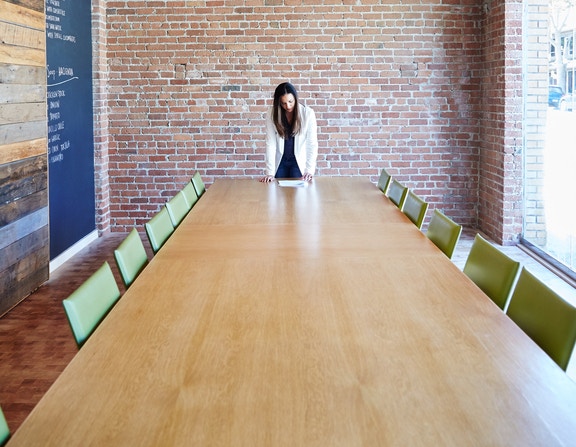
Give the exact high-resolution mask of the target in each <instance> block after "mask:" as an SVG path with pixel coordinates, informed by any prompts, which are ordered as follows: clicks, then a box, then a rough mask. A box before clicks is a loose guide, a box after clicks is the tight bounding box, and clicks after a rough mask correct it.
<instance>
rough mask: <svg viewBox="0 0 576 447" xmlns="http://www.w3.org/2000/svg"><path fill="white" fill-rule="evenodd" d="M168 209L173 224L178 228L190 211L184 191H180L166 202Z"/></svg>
mask: <svg viewBox="0 0 576 447" xmlns="http://www.w3.org/2000/svg"><path fill="white" fill-rule="evenodd" d="M166 209H167V210H168V214H169V215H170V220H171V221H172V225H173V226H174V228H177V227H178V225H180V222H182V220H183V219H184V218H185V217H186V214H188V211H190V209H189V208H188V202H187V201H186V196H185V195H184V192H183V191H178V193H176V195H175V196H174V197H172V198H171V199H170V200H169V201H168V202H167V203H166Z"/></svg>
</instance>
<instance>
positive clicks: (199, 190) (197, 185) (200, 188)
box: [192, 172, 206, 197]
mask: <svg viewBox="0 0 576 447" xmlns="http://www.w3.org/2000/svg"><path fill="white" fill-rule="evenodd" d="M192 184H193V185H194V189H195V190H196V195H197V196H198V197H202V194H204V192H206V186H205V185H204V182H203V181H202V177H201V176H200V174H199V173H198V172H195V173H194V175H193V176H192Z"/></svg>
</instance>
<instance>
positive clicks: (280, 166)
mask: <svg viewBox="0 0 576 447" xmlns="http://www.w3.org/2000/svg"><path fill="white" fill-rule="evenodd" d="M317 156H318V137H317V135H316V115H315V114H314V110H312V109H311V108H310V107H306V106H304V105H303V104H301V103H299V102H298V94H297V93H296V89H295V88H294V86H293V85H292V84H290V83H288V82H284V83H282V84H280V85H279V86H278V87H276V90H275V92H274V104H273V106H272V109H271V110H270V111H269V112H268V115H267V117H266V175H265V176H264V177H262V178H261V179H260V181H261V182H271V181H272V180H274V178H301V179H303V180H306V181H311V180H312V177H313V176H314V171H315V170H316V157H317Z"/></svg>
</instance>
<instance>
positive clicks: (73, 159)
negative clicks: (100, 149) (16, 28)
mask: <svg viewBox="0 0 576 447" xmlns="http://www.w3.org/2000/svg"><path fill="white" fill-rule="evenodd" d="M91 3H92V2H90V1H78V0H46V60H47V77H48V82H47V84H48V89H47V95H48V98H47V99H48V101H47V106H48V176H49V210H50V259H54V258H55V257H56V256H58V255H59V254H61V253H62V252H64V251H65V250H66V249H68V248H70V247H71V246H72V245H74V244H75V243H76V242H78V241H79V240H80V239H82V238H83V237H84V236H86V235H88V234H89V233H91V232H92V231H94V229H95V228H96V210H95V208H96V205H95V203H96V201H95V191H94V138H93V135H94V129H93V121H92V116H93V106H92V31H91V26H92V25H91V11H90V6H91Z"/></svg>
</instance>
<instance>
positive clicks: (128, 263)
mask: <svg viewBox="0 0 576 447" xmlns="http://www.w3.org/2000/svg"><path fill="white" fill-rule="evenodd" d="M114 259H116V265H118V270H120V275H121V276H122V281H123V282H124V285H125V286H126V288H128V287H130V285H131V284H132V283H133V282H134V280H135V279H136V278H137V277H138V275H139V274H140V272H141V271H142V270H144V267H146V264H148V255H147V254H146V249H145V248H144V244H143V243H142V239H140V235H139V234H138V231H136V228H134V229H133V230H132V231H131V232H130V233H128V236H126V239H124V240H123V241H122V243H121V244H120V245H119V246H118V248H117V249H116V250H114Z"/></svg>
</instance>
